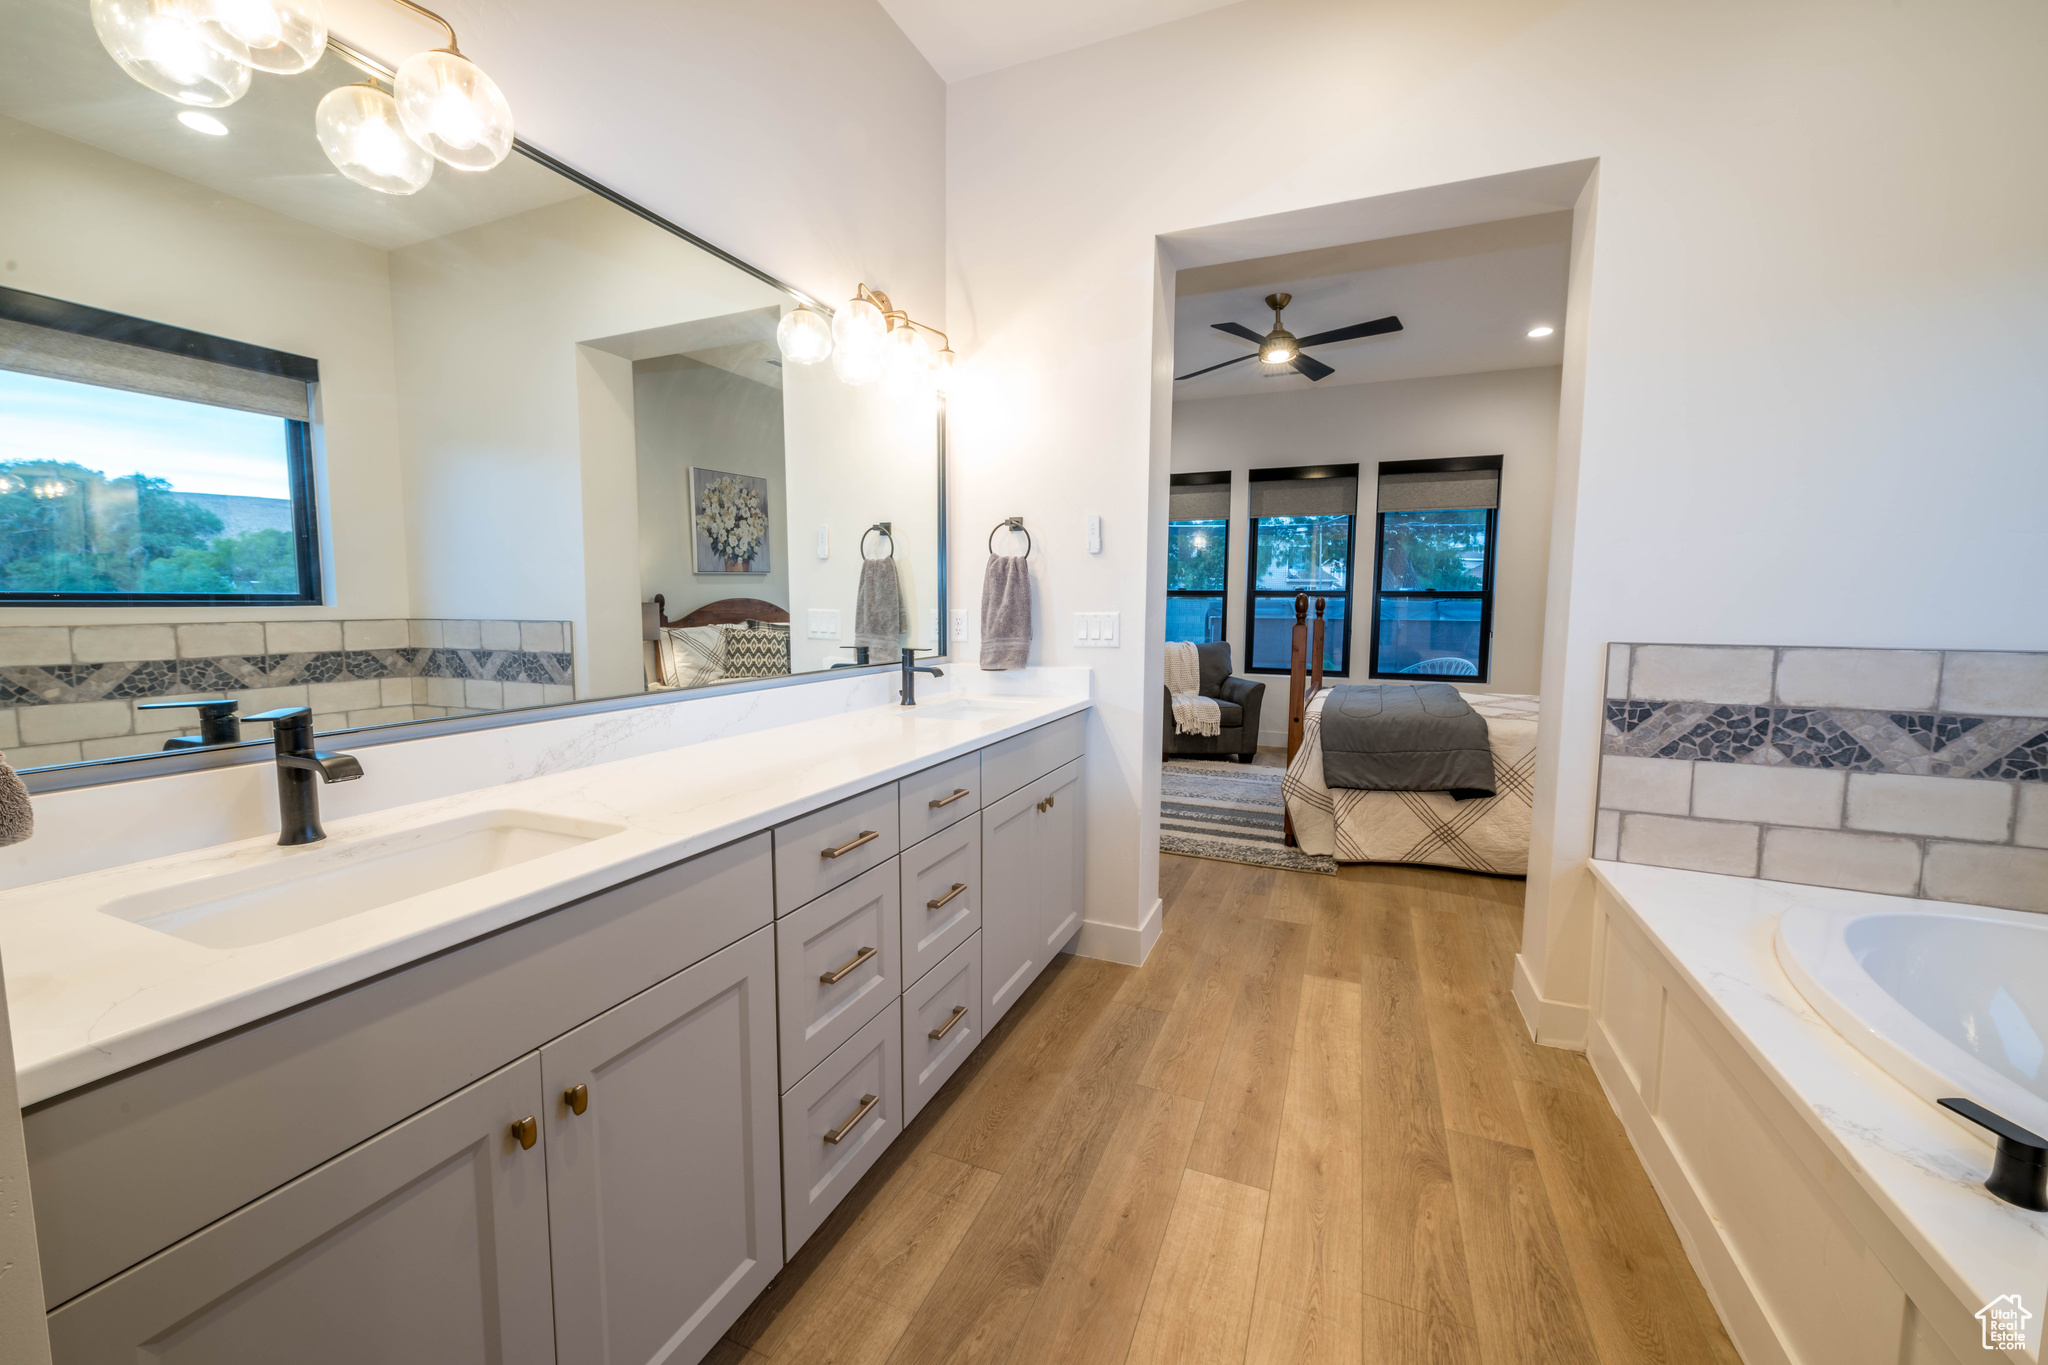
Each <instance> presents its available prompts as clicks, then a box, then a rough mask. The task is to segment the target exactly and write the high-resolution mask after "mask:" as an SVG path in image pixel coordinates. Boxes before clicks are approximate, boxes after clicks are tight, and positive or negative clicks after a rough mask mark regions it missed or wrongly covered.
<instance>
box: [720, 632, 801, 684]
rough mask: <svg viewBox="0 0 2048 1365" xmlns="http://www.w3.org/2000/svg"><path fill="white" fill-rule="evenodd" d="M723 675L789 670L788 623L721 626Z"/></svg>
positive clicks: (775, 674) (778, 673) (754, 675)
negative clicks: (723, 639)
mask: <svg viewBox="0 0 2048 1365" xmlns="http://www.w3.org/2000/svg"><path fill="white" fill-rule="evenodd" d="M724 629H725V676H726V677H728V678H780V677H783V676H784V675H786V674H787V673H788V672H789V627H788V626H784V625H775V624H769V623H761V624H759V625H755V624H754V623H749V625H746V626H726V627H725V628H724Z"/></svg>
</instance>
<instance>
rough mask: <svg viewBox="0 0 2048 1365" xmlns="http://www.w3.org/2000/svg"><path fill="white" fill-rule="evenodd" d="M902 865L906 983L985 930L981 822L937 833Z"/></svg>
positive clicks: (904, 858) (906, 856)
mask: <svg viewBox="0 0 2048 1365" xmlns="http://www.w3.org/2000/svg"><path fill="white" fill-rule="evenodd" d="M897 861H898V863H900V864H901V866H902V869H903V979H904V981H905V982H906V983H907V982H914V981H916V980H917V979H918V978H919V977H921V976H923V975H924V974H925V973H926V972H928V971H930V970H931V969H932V968H934V967H936V966H938V965H939V961H940V959H942V958H944V957H945V956H946V954H948V953H950V952H952V951H953V950H954V949H955V948H957V947H959V946H960V945H961V944H962V943H965V942H966V941H967V938H968V935H970V934H972V933H973V932H974V931H975V930H977V929H979V928H981V821H979V820H968V821H965V822H963V823H961V824H958V825H955V826H953V828H951V829H949V830H947V831H945V832H944V833H942V834H934V835H933V836H932V837H931V838H929V839H927V840H925V841H924V842H923V843H921V844H918V845H916V846H915V847H913V848H911V849H909V850H908V851H906V852H905V853H904V855H903V856H902V857H901V858H899V859H898V860H897ZM941 901H943V902H945V903H944V904H943V905H942V904H939V902H941Z"/></svg>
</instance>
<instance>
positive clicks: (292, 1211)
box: [50, 1054, 555, 1365]
mask: <svg viewBox="0 0 2048 1365" xmlns="http://www.w3.org/2000/svg"><path fill="white" fill-rule="evenodd" d="M541 1098H542V1091H541V1065H540V1058H539V1057H538V1056H536V1055H532V1054H529V1055H528V1056H526V1057H523V1058H521V1059H520V1060H519V1061H516V1062H514V1063H512V1065H510V1066H508V1067H506V1068H504V1069H503V1070H502V1071H498V1072H496V1073H495V1074H493V1075H490V1076H486V1077H485V1078H484V1079H483V1080H481V1081H478V1082H477V1083H476V1084H474V1085H472V1086H470V1087H469V1088H468V1089H466V1090H460V1091H457V1092H456V1093H455V1094H453V1095H450V1096H449V1097H448V1098H447V1099H445V1100H442V1101H441V1102H440V1103H439V1104H436V1105H434V1106H433V1107H431V1108H429V1109H426V1110H424V1111H423V1112H421V1113H419V1114H417V1115H415V1116H414V1117H412V1118H410V1119H407V1120H406V1121H405V1122H403V1123H401V1124H399V1125H397V1126H396V1127H394V1128H391V1129H388V1130H386V1131H385V1132H383V1133H380V1134H378V1135H377V1136H376V1137H373V1138H371V1139H370V1140H369V1141H367V1142H365V1143H362V1144H361V1145H360V1146H357V1147H354V1148H351V1149H350V1150H348V1151H346V1152H343V1153H342V1154H341V1155H340V1156H338V1157H335V1158H334V1159H333V1160H332V1161H329V1162H328V1163H326V1164H325V1165H323V1166H320V1167H317V1168H315V1169H314V1170H312V1171H309V1172H307V1173H306V1174H305V1175H303V1176H300V1177H299V1178H298V1179H297V1180H294V1181H292V1182H291V1183H289V1184H287V1185H285V1186H283V1187H282V1188H280V1189H278V1190H275V1191H273V1192H272V1193H270V1194H268V1195H265V1196H264V1197H263V1198H261V1199H259V1200H257V1201H256V1202H255V1203H253V1204H250V1205H248V1206H247V1207H246V1208H243V1209H241V1210H239V1211H238V1212H236V1213H233V1214H230V1215H229V1216H228V1217H226V1218H223V1219H221V1220H220V1221H219V1222H217V1223H214V1224H212V1225H210V1226H208V1227H205V1228H202V1229H200V1230H199V1231H198V1232H196V1233H194V1234H192V1235H191V1236H190V1237H187V1238H186V1239H185V1240H184V1241H182V1242H179V1243H177V1244H175V1245H173V1246H172V1247H170V1248H169V1249H167V1250H166V1251H164V1252H163V1253H162V1254H161V1255H158V1256H155V1257H152V1258H151V1259H149V1260H147V1261H145V1262H143V1263H142V1264H141V1265H139V1266H137V1267H135V1268H134V1269H133V1270H130V1271H128V1272H127V1273H125V1274H123V1275H119V1276H117V1277H115V1278H114V1279H112V1280H109V1281H108V1282H107V1283H106V1284H104V1285H101V1286H100V1287H99V1288H97V1289H94V1290H91V1291H90V1292H88V1293H86V1294H83V1295H81V1296H80V1297H78V1298H76V1299H73V1300H72V1301H71V1302H70V1303H67V1304H65V1305H64V1306H63V1307H62V1308H59V1309H58V1310H57V1311H56V1312H54V1313H52V1314H51V1315H50V1340H51V1347H52V1350H53V1353H54V1357H55V1359H56V1360H57V1361H58V1362H59V1365H101V1362H105V1365H115V1362H120V1365H133V1362H135V1361H139V1360H149V1361H161V1362H166V1363H167V1365H277V1362H279V1361H290V1362H292V1365H361V1362H363V1361H371V1360H374V1361H377V1362H379V1363H380V1365H414V1363H415V1362H416V1365H457V1362H461V1365H470V1363H471V1362H476V1365H485V1363H486V1362H489V1363H490V1365H496V1363H497V1362H506V1363H507V1365H546V1363H547V1362H551V1361H553V1360H554V1358H555V1350H554V1341H555V1333H554V1323H553V1315H552V1313H551V1311H550V1297H549V1283H548V1223H547V1218H548V1212H547V1209H548V1190H547V1152H546V1150H545V1149H544V1148H543V1147H542V1145H541V1143H540V1142H539V1141H538V1140H537V1139H538V1134H536V1141H535V1144H534V1146H533V1147H532V1148H530V1149H529V1148H524V1147H522V1146H521V1145H520V1142H519V1140H518V1139H517V1138H515V1137H514V1136H513V1131H512V1126H513V1125H514V1124H516V1123H518V1122H519V1120H521V1119H523V1118H527V1117H529V1116H532V1117H535V1118H538V1116H539V1115H540V1113H541Z"/></svg>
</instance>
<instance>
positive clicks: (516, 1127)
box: [512, 1114, 540, 1152]
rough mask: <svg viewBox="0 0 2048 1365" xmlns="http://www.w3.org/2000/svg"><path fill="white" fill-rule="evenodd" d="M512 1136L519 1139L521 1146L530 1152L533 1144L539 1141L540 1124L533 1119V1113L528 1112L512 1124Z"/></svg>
mask: <svg viewBox="0 0 2048 1365" xmlns="http://www.w3.org/2000/svg"><path fill="white" fill-rule="evenodd" d="M512 1136H513V1137H516V1138H518V1139H519V1145H520V1147H521V1148H523V1149H524V1150H526V1151H529V1152H530V1151H532V1150H533V1144H534V1143H536V1142H539V1141H540V1124H539V1123H537V1122H535V1121H534V1117H533V1115H531V1114H528V1115H527V1116H526V1117H525V1118H523V1119H521V1120H519V1122H517V1123H515V1124H513V1125H512Z"/></svg>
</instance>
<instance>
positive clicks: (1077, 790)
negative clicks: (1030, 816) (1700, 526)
mask: <svg viewBox="0 0 2048 1365" xmlns="http://www.w3.org/2000/svg"><path fill="white" fill-rule="evenodd" d="M1029 790H1031V791H1032V792H1035V793H1037V794H1038V799H1037V800H1036V801H1035V802H1033V803H1032V810H1033V811H1034V812H1036V814H1037V825H1036V831H1035V834H1036V847H1035V849H1034V851H1033V853H1032V862H1033V863H1034V864H1035V865H1036V866H1037V870H1038V927H1039V934H1040V936H1041V937H1040V938H1039V945H1040V947H1042V948H1043V949H1044V960H1045V961H1047V962H1050V961H1052V955H1053V954H1054V953H1057V952H1058V951H1059V950H1060V949H1061V948H1062V947H1064V946H1065V945H1066V942H1067V940H1068V939H1070V938H1072V937H1073V936H1074V934H1075V933H1076V932H1077V931H1078V930H1079V929H1080V927H1081V913H1082V904H1081V903H1082V891H1081V887H1082V873H1083V868H1082V861H1083V860H1082V845H1083V841H1084V838H1085V834H1084V831H1085V830H1086V829H1087V823H1086V821H1085V820H1084V819H1083V818H1082V808H1081V791H1082V788H1081V760H1080V759H1078V758H1077V759H1075V760H1074V761H1073V762H1072V763H1069V764H1067V765H1066V766H1065V767H1063V768H1061V769H1059V770H1058V771H1057V772H1054V773H1052V774H1050V775H1049V776H1047V777H1045V778H1042V779H1041V780H1039V781H1037V782H1034V783H1032V784H1031V787H1030V789H1029Z"/></svg>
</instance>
